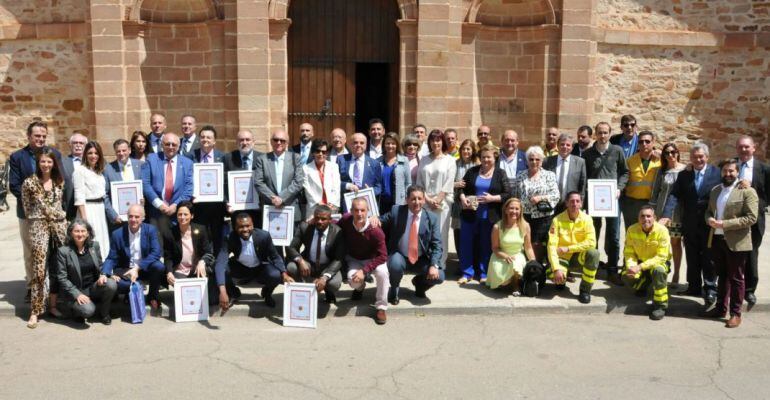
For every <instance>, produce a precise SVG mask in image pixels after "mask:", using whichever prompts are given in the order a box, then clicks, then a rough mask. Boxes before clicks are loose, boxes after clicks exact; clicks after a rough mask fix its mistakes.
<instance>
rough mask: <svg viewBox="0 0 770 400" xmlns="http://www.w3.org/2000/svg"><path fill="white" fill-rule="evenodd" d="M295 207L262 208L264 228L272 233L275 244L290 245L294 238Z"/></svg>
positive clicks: (271, 236)
mask: <svg viewBox="0 0 770 400" xmlns="http://www.w3.org/2000/svg"><path fill="white" fill-rule="evenodd" d="M294 212H295V210H294V207H292V206H287V207H280V208H278V207H273V206H264V207H263V208H262V229H263V230H265V231H267V233H269V234H270V238H271V239H273V245H274V246H289V245H291V240H292V239H294Z"/></svg>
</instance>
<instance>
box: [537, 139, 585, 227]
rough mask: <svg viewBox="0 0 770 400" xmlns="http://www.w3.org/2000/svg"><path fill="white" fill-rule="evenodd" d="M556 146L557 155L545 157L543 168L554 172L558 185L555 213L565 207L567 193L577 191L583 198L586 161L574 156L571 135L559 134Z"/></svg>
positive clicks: (559, 212) (557, 213) (558, 212)
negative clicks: (557, 201)
mask: <svg viewBox="0 0 770 400" xmlns="http://www.w3.org/2000/svg"><path fill="white" fill-rule="evenodd" d="M556 146H557V148H558V150H559V155H556V156H551V157H548V158H546V159H545V162H544V163H543V168H545V169H546V170H548V171H552V172H554V173H556V183H557V185H558V186H559V193H560V194H561V199H560V200H559V203H558V204H557V205H556V209H555V213H554V214H556V215H559V214H561V212H562V211H564V210H566V209H567V206H566V205H565V201H566V200H567V193H569V192H578V193H580V195H581V196H582V197H583V198H585V195H586V185H587V184H586V181H587V177H586V162H585V160H583V159H582V158H581V157H578V156H575V155H574V153H573V151H572V137H571V136H570V135H568V134H566V133H562V134H561V135H559V139H557V142H556Z"/></svg>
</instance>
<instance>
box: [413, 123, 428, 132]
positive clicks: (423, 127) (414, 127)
mask: <svg viewBox="0 0 770 400" xmlns="http://www.w3.org/2000/svg"><path fill="white" fill-rule="evenodd" d="M417 128H422V129H425V130H426V131H427V130H428V127H427V126H425V125H423V124H416V125H415V126H413V127H412V132H414V130H415V129H417Z"/></svg>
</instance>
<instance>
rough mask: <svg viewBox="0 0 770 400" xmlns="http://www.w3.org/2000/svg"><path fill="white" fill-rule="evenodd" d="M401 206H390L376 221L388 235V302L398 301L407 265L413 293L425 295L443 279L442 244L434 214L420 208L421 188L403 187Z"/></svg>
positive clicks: (416, 186)
mask: <svg viewBox="0 0 770 400" xmlns="http://www.w3.org/2000/svg"><path fill="white" fill-rule="evenodd" d="M406 192H407V193H406V202H407V205H405V206H399V205H396V206H393V208H392V209H391V210H390V211H389V212H387V213H386V214H383V215H381V216H380V223H381V224H382V227H383V230H384V231H385V232H387V237H388V272H389V273H390V290H389V292H388V302H390V304H393V305H397V304H398V303H399V297H398V292H399V286H400V285H401V278H403V276H404V272H405V271H406V270H407V269H414V270H416V271H417V274H416V275H415V276H414V278H412V284H413V285H414V289H415V291H414V295H415V296H417V297H419V298H425V292H426V291H427V290H428V289H430V288H432V287H433V286H434V285H437V284H440V283H442V282H444V267H445V266H444V265H442V264H441V255H442V254H443V248H444V247H443V244H442V243H441V231H440V229H439V223H438V217H436V214H433V213H432V212H430V211H428V210H426V209H423V206H424V205H425V189H424V188H423V187H422V186H419V185H412V186H409V188H408V189H407V191H406Z"/></svg>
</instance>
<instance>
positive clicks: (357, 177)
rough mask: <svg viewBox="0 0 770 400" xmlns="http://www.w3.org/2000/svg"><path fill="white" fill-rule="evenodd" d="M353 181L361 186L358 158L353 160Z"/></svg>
mask: <svg viewBox="0 0 770 400" xmlns="http://www.w3.org/2000/svg"><path fill="white" fill-rule="evenodd" d="M353 183H354V184H355V185H356V186H358V188H359V189H360V188H361V169H360V168H358V160H354V161H353Z"/></svg>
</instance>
